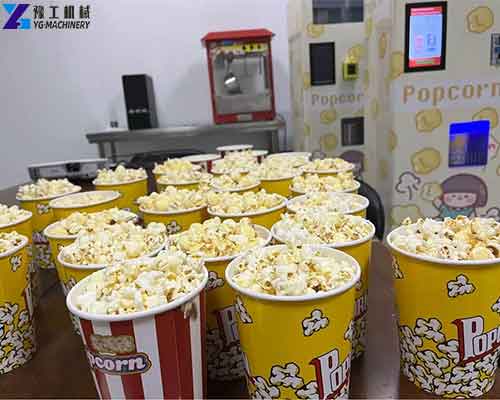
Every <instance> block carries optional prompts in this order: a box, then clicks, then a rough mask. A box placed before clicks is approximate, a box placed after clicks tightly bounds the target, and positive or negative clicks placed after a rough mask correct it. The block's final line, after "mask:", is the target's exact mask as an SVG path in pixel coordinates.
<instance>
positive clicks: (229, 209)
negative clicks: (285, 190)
mask: <svg viewBox="0 0 500 400" xmlns="http://www.w3.org/2000/svg"><path fill="white" fill-rule="evenodd" d="M207 201H208V210H209V211H210V212H212V213H216V214H226V215H244V214H248V213H257V212H265V211H268V210H270V209H272V208H274V207H278V206H279V205H281V204H285V203H286V199H285V198H284V197H282V196H280V195H277V194H274V193H267V192H266V191H265V190H261V191H259V192H257V193H254V192H245V193H229V192H222V193H208V195H207Z"/></svg>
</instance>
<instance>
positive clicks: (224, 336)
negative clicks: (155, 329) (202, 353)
mask: <svg viewBox="0 0 500 400" xmlns="http://www.w3.org/2000/svg"><path fill="white" fill-rule="evenodd" d="M255 230H256V231H257V234H258V235H259V237H261V238H264V239H265V243H264V244H263V245H262V247H264V246H267V245H268V244H269V243H270V241H271V232H269V230H267V229H266V228H264V227H262V226H259V225H255ZM240 255H241V254H236V255H234V256H227V257H217V258H205V259H204V262H205V267H206V268H207V270H208V284H207V286H206V294H207V335H206V338H207V361H208V378H209V379H210V380H213V381H229V380H237V379H241V378H243V377H244V376H245V371H244V369H243V365H242V364H243V363H242V361H243V358H242V355H241V352H240V350H239V341H238V330H237V329H236V315H235V310H234V306H233V299H234V292H233V290H232V289H231V287H230V286H229V285H227V283H226V282H225V281H224V279H225V273H226V268H227V266H228V264H229V263H230V262H231V260H234V259H235V258H237V257H239V256H240Z"/></svg>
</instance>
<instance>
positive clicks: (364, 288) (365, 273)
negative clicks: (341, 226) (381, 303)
mask: <svg viewBox="0 0 500 400" xmlns="http://www.w3.org/2000/svg"><path fill="white" fill-rule="evenodd" d="M366 222H367V223H368V224H369V225H370V233H369V234H368V236H367V237H365V238H362V239H358V240H352V241H349V242H344V243H338V244H325V247H329V248H332V249H337V250H340V251H343V252H344V253H346V254H349V255H350V256H351V257H352V258H354V259H355V260H356V262H357V263H358V264H359V266H360V268H361V279H360V280H359V282H358V283H357V284H356V303H355V304H356V307H355V311H354V327H353V328H354V330H353V336H352V358H353V359H356V358H358V357H360V356H362V355H363V354H364V352H365V350H366V332H367V322H368V314H367V313H368V279H369V272H370V261H371V255H372V241H373V237H374V236H375V225H373V224H372V223H371V222H370V221H366ZM271 233H272V235H273V238H274V239H275V241H276V242H277V243H280V244H281V243H282V244H286V241H285V240H283V239H282V238H280V237H279V235H277V234H276V229H275V226H273V227H272V228H271Z"/></svg>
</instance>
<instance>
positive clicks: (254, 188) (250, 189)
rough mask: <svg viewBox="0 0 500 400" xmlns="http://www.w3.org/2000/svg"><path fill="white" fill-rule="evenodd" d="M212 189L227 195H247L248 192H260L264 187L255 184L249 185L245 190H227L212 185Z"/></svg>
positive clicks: (259, 183)
mask: <svg viewBox="0 0 500 400" xmlns="http://www.w3.org/2000/svg"><path fill="white" fill-rule="evenodd" d="M210 187H211V188H212V189H213V190H215V191H216V192H226V193H246V192H253V193H257V192H259V191H260V189H261V187H262V185H261V182H257V183H254V184H253V185H249V186H247V187H243V188H235V189H225V188H221V187H218V186H216V185H213V184H211V185H210Z"/></svg>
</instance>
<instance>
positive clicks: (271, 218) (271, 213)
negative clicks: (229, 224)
mask: <svg viewBox="0 0 500 400" xmlns="http://www.w3.org/2000/svg"><path fill="white" fill-rule="evenodd" d="M281 197H282V199H283V201H282V203H281V204H279V205H277V206H276V207H273V208H270V209H268V210H265V211H258V212H251V213H245V214H223V213H218V212H214V211H211V210H210V207H209V208H208V214H209V215H210V216H212V217H219V218H220V219H222V220H225V219H234V220H235V221H240V220H241V219H243V218H249V219H250V220H251V221H252V223H254V224H255V225H262V226H264V227H266V228H267V229H271V227H272V226H273V225H274V224H275V223H276V222H278V221H279V220H280V219H281V214H283V213H284V212H285V210H286V205H287V199H286V197H283V196H281Z"/></svg>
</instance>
